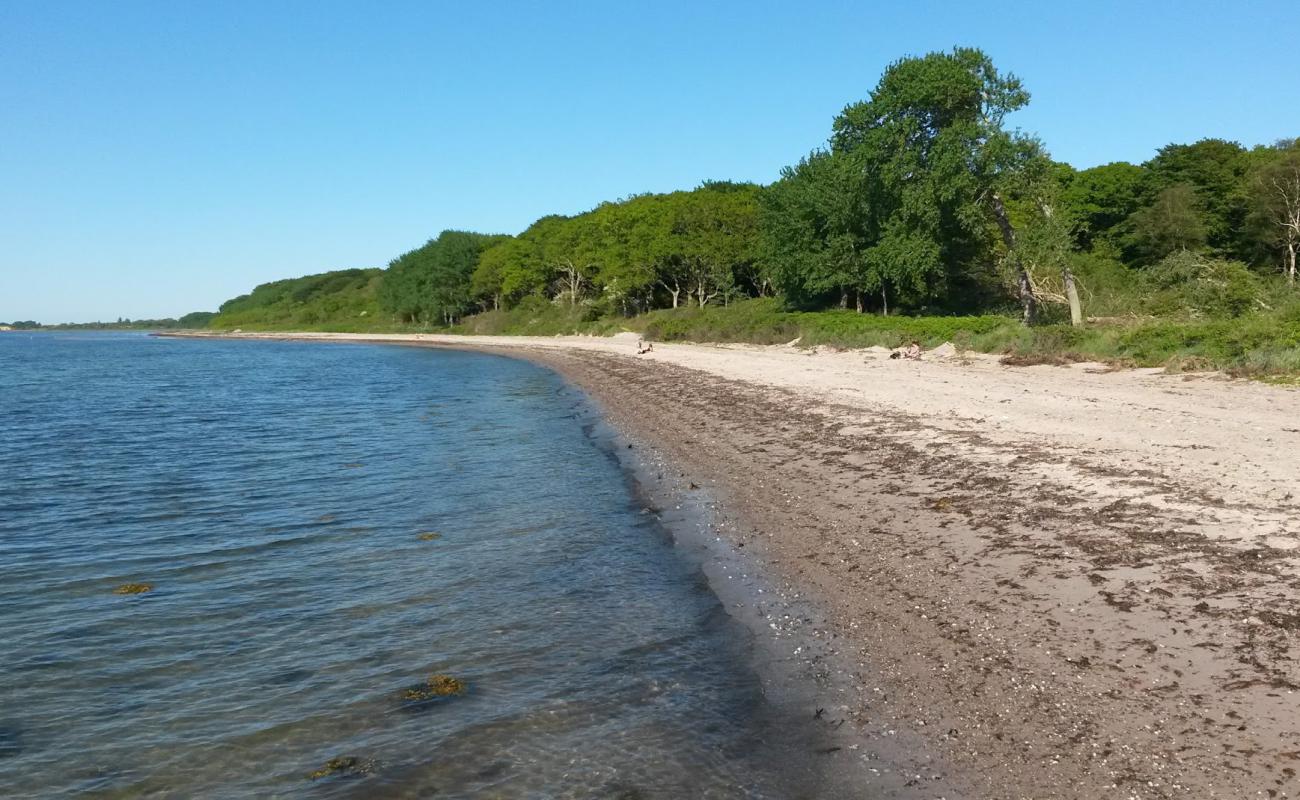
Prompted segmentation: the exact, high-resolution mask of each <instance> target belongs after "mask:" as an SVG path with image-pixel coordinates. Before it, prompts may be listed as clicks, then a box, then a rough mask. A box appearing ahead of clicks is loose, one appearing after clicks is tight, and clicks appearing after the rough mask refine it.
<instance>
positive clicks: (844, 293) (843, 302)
mask: <svg viewBox="0 0 1300 800" xmlns="http://www.w3.org/2000/svg"><path fill="white" fill-rule="evenodd" d="M848 307H849V290H848V288H847V287H844V286H841V287H840V308H848Z"/></svg>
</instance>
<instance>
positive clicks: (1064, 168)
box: [222, 48, 1300, 325]
mask: <svg viewBox="0 0 1300 800" xmlns="http://www.w3.org/2000/svg"><path fill="white" fill-rule="evenodd" d="M1029 99H1030V96H1029V92H1028V91H1027V90H1026V88H1025V87H1024V85H1023V84H1022V82H1021V81H1020V79H1019V78H1017V77H1016V76H1014V75H1011V74H1009V73H1005V72H1002V71H999V70H998V69H997V68H996V67H995V65H994V64H993V62H992V60H991V59H990V58H989V57H988V56H987V55H986V54H985V53H983V52H982V51H980V50H978V49H973V48H955V49H953V50H951V51H947V52H937V53H930V54H928V55H924V56H919V57H908V58H903V59H900V60H898V61H896V62H894V63H893V64H891V65H890V66H889V67H888V68H887V69H886V70H885V72H884V74H883V75H882V77H881V78H880V81H879V83H878V84H877V85H876V87H875V88H874V89H873V90H872V91H871V92H870V94H869V96H868V97H867V98H866V99H865V100H863V101H861V102H856V103H852V104H850V105H848V106H847V107H846V108H845V109H844V110H843V111H842V112H841V113H840V114H839V115H838V116H836V117H835V119H834V120H833V122H832V125H831V130H830V135H829V137H828V140H827V142H826V144H825V145H823V146H821V147H818V148H815V149H813V150H812V151H811V152H809V153H808V154H806V155H805V156H803V157H802V158H801V159H799V161H798V162H797V163H795V164H792V165H791V166H789V167H786V168H785V169H783V170H782V171H781V175H780V177H779V179H778V180H776V181H775V182H774V183H772V184H770V185H766V186H760V185H757V184H752V183H734V182H729V181H718V182H705V183H704V184H702V185H701V186H699V187H697V188H695V189H693V190H690V191H677V192H670V193H667V194H641V195H632V196H629V197H626V198H624V199H621V200H617V201H611V202H606V203H602V204H600V205H599V206H597V207H596V208H594V209H592V210H591V211H588V212H585V213H582V214H577V215H573V216H562V215H550V216H545V217H543V218H541V219H539V220H537V221H536V222H534V223H533V224H532V225H530V226H529V227H528V229H527V230H525V231H523V232H522V233H520V234H518V235H515V236H508V235H498V234H482V233H474V232H469V231H459V230H447V231H443V232H442V233H441V234H439V235H438V237H437V238H435V239H433V240H431V241H429V242H427V243H426V244H424V245H423V246H421V247H419V248H416V249H415V250H412V251H410V252H408V253H404V254H403V255H401V256H399V257H397V258H396V259H394V260H393V261H392V262H391V263H390V264H389V266H388V269H387V270H385V271H384V272H383V273H382V276H381V277H379V278H378V279H377V280H378V282H377V284H376V289H375V293H376V298H377V301H378V305H379V308H380V309H382V313H385V314H388V315H390V316H391V318H392V320H393V321H395V322H397V323H402V324H416V325H451V324H454V323H456V322H457V321H458V320H460V319H461V318H463V317H464V316H465V315H468V314H472V313H478V312H485V311H493V310H502V309H510V308H513V307H515V306H517V305H519V304H520V303H524V302H541V301H542V300H543V299H544V300H545V301H547V302H551V303H556V304H562V305H572V306H577V305H582V306H584V307H586V308H588V309H590V310H591V312H592V313H593V314H597V315H606V314H623V315H633V314H637V313H641V312H644V311H648V310H651V309H656V308H675V307H678V306H681V305H688V304H689V305H693V306H697V307H706V306H709V305H723V304H728V303H730V302H733V301H734V300H737V299H742V298H751V297H764V296H771V295H777V296H780V297H782V298H784V299H785V301H786V302H787V303H788V304H789V305H791V306H792V307H796V308H804V309H820V308H830V307H836V306H839V307H845V308H856V309H857V310H859V311H863V312H874V313H882V314H893V313H899V312H902V313H911V314H949V313H967V312H973V311H984V310H1003V309H1006V310H1010V309H1011V308H1016V309H1018V313H1019V314H1020V315H1021V316H1022V318H1023V320H1024V321H1025V322H1026V323H1033V322H1035V321H1037V320H1039V319H1040V318H1041V317H1042V316H1043V315H1044V313H1045V312H1050V310H1051V308H1052V307H1054V306H1059V307H1060V308H1061V309H1062V311H1061V312H1051V313H1052V314H1056V313H1061V314H1064V313H1065V311H1064V309H1066V308H1068V309H1069V314H1070V317H1071V319H1072V320H1073V321H1075V322H1076V323H1078V322H1081V321H1082V320H1083V318H1084V312H1085V309H1084V308H1083V306H1084V304H1085V303H1086V302H1087V297H1088V296H1089V295H1088V291H1087V289H1088V287H1087V286H1086V281H1085V285H1083V286H1080V285H1079V284H1080V281H1079V277H1078V273H1079V271H1080V269H1082V268H1088V269H1092V270H1094V271H1095V269H1096V265H1097V264H1099V263H1104V264H1110V265H1113V266H1114V267H1116V268H1117V269H1121V270H1123V271H1125V272H1127V273H1135V274H1136V273H1141V274H1144V275H1145V274H1148V273H1149V274H1150V276H1152V278H1151V286H1152V287H1154V288H1153V291H1154V290H1156V289H1160V287H1165V288H1166V289H1169V288H1170V287H1175V288H1177V287H1180V286H1183V285H1184V284H1185V283H1186V284H1188V285H1191V284H1197V285H1205V286H1211V287H1213V286H1217V285H1219V283H1222V282H1223V281H1226V282H1227V283H1228V284H1232V285H1233V286H1237V285H1241V286H1247V285H1253V284H1250V283H1249V282H1250V281H1252V280H1257V279H1258V276H1261V275H1267V274H1269V273H1278V272H1281V273H1283V274H1285V275H1286V276H1287V278H1288V280H1290V281H1291V282H1294V281H1295V275H1296V258H1297V249H1298V248H1300V144H1298V143H1297V141H1296V140H1295V139H1290V140H1285V141H1280V142H1278V143H1276V144H1275V145H1271V146H1259V147H1255V148H1252V149H1247V148H1244V147H1242V146H1241V145H1239V144H1237V143H1234V142H1228V141H1223V140H1220V139H1204V140H1201V141H1198V142H1195V143H1193V144H1171V145H1169V146H1167V147H1164V148H1162V149H1161V150H1160V151H1159V152H1158V153H1157V154H1156V155H1155V157H1154V158H1152V159H1151V160H1149V161H1147V162H1145V163H1143V164H1129V163H1125V162H1118V163H1112V164H1107V165H1104V166H1098V167H1093V168H1090V169H1084V170H1076V169H1074V168H1073V167H1071V166H1069V165H1068V164H1063V163H1059V162H1056V161H1054V160H1053V159H1052V158H1051V157H1050V155H1049V154H1048V152H1047V150H1046V148H1045V147H1044V145H1043V144H1042V143H1041V142H1040V141H1039V140H1038V139H1036V138H1035V137H1033V136H1031V135H1028V134H1026V133H1023V132H1021V131H1019V130H1016V129H1014V128H1011V127H1009V126H1008V124H1007V117H1008V116H1009V115H1010V114H1012V113H1014V112H1015V111H1017V110H1019V109H1021V108H1023V107H1025V106H1026V105H1027V104H1028V102H1029ZM1085 271H1086V270H1085ZM354 273H356V271H352V272H349V273H347V274H348V275H349V276H350V277H348V278H345V279H341V280H345V282H346V281H347V280H351V281H353V282H354V283H355V282H357V281H362V282H364V280H367V279H369V276H368V275H366V276H365V277H364V278H363V276H362V275H360V274H354ZM334 274H336V273H327V275H334ZM339 274H342V273H339ZM324 277H325V276H317V280H316V282H317V283H319V282H320V281H321V280H323V279H324ZM1216 281H1217V282H1219V283H1216ZM1234 282H1235V283H1234ZM284 283H285V282H277V283H276V284H267V285H266V286H264V287H259V288H258V290H257V291H255V292H254V294H253V295H252V296H251V297H253V298H256V297H258V292H262V293H263V294H267V295H268V296H269V294H275V293H276V292H280V293H279V294H277V298H276V301H277V302H281V301H283V300H284V297H285V296H288V295H285V294H284V292H282V291H280V290H287V287H285V286H283V285H282V284H284ZM313 285H315V284H313ZM268 287H270V288H268ZM296 288H297V289H298V290H300V291H306V289H305V287H303V286H298V287H296ZM318 288H319V287H318ZM272 289H274V291H273V290H272ZM1243 291H1244V290H1243ZM1246 294H1247V295H1248V294H1249V292H1246ZM289 295H292V292H291V291H290V292H289ZM1243 296H1244V295H1243ZM246 297H249V296H246ZM243 300H244V298H237V299H236V300H235V301H231V304H234V306H236V307H232V308H231V309H230V310H238V309H237V306H238V305H239V303H240V302H241V301H243ZM1250 302H1251V301H1249V300H1247V301H1245V304H1244V305H1243V306H1242V308H1247V307H1249V306H1250ZM231 304H227V305H228V306H229V305H231ZM227 310H228V309H227V307H226V306H223V307H222V311H223V315H224V314H225V313H226V312H227Z"/></svg>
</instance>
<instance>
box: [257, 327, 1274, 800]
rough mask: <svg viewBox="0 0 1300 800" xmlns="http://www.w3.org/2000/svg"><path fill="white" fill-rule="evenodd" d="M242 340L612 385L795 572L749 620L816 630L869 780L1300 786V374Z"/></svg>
mask: <svg viewBox="0 0 1300 800" xmlns="http://www.w3.org/2000/svg"><path fill="white" fill-rule="evenodd" d="M241 336H244V337H248V338H297V339H312V340H331V339H338V340H345V341H346V340H351V341H374V342H392V343H406V344H421V345H432V346H451V347H473V348H487V349H491V350H498V351H501V352H507V353H509V354H513V355H518V356H522V357H526V358H529V359H532V360H535V361H537V362H540V363H543V364H545V365H547V366H550V367H551V368H553V369H556V370H557V371H559V372H560V373H562V374H563V375H565V376H566V377H567V378H568V379H569V380H571V381H572V382H574V383H575V384H577V385H579V386H581V387H582V388H584V389H585V390H586V391H587V392H588V393H589V394H590V395H591V396H592V397H593V398H594V399H595V400H596V401H597V402H598V403H599V404H600V406H601V407H602V408H603V410H604V411H605V413H606V415H607V417H608V419H609V421H610V423H611V424H612V425H614V426H615V427H616V428H618V429H619V430H620V431H622V433H623V435H625V436H626V437H627V439H628V441H629V443H630V444H634V445H635V447H634V449H636V450H637V451H638V453H639V457H640V458H641V459H642V460H643V463H645V464H649V465H658V468H657V469H654V468H651V469H649V470H648V471H647V476H648V477H646V478H645V480H652V481H664V482H665V485H666V486H669V487H670V488H671V491H674V492H685V493H690V492H696V491H698V492H700V493H701V496H702V497H705V498H707V503H708V504H709V505H710V506H711V507H712V508H713V511H714V514H715V517H714V521H713V524H714V526H715V529H716V530H715V534H716V536H717V537H718V540H719V541H720V542H723V543H725V544H726V545H727V546H728V547H729V548H731V549H732V550H733V551H734V552H743V553H744V560H743V561H742V562H740V563H739V565H737V564H736V563H732V564H731V565H729V566H728V567H727V569H741V570H743V569H749V568H751V567H752V568H754V569H756V570H761V572H762V574H763V580H764V581H766V582H767V583H768V584H769V585H771V586H772V587H775V591H774V594H777V595H779V597H778V598H776V599H774V600H773V605H772V606H771V607H766V608H764V607H758V608H753V609H749V610H748V611H746V610H744V609H737V610H733V613H735V614H741V615H743V614H746V613H748V614H750V615H751V616H755V617H758V618H761V620H763V621H764V622H766V623H767V625H768V628H769V630H770V631H771V632H772V633H771V638H772V641H774V642H778V643H779V642H783V641H784V642H788V643H793V644H791V646H790V648H789V651H788V659H789V662H790V664H791V665H793V666H791V668H790V669H787V670H786V671H785V674H786V675H787V679H788V680H790V681H792V682H794V681H806V682H807V684H808V686H809V687H811V688H810V689H809V692H808V698H807V701H808V703H809V705H810V707H809V709H808V712H809V714H810V715H813V716H814V717H815V718H816V719H817V720H819V721H824V722H825V724H826V726H827V731H828V734H827V735H828V737H830V738H829V739H828V741H830V744H829V745H828V746H827V747H826V748H825V753H824V755H825V757H826V758H828V759H866V760H867V761H868V763H869V769H871V770H875V768H874V767H870V762H871V760H872V759H879V761H880V763H881V764H893V765H894V766H895V767H896V769H894V770H892V771H890V770H889V769H887V768H884V767H881V768H880V770H879V771H880V772H882V773H885V772H888V773H889V775H888V776H885V775H883V774H882V777H881V784H880V786H879V787H872V786H866V787H864V794H863V796H867V797H880V796H906V797H931V798H933V797H949V798H952V797H958V796H970V797H981V798H1051V797H1060V798H1093V797H1097V798H1101V797H1106V798H1112V797H1123V798H1129V797H1131V798H1165V797H1169V798H1172V797H1195V798H1200V797H1223V798H1240V797H1256V796H1258V797H1295V796H1296V794H1297V791H1298V790H1297V786H1300V784H1297V783H1296V782H1295V773H1296V770H1297V769H1300V724H1298V723H1297V719H1300V714H1298V713H1297V712H1300V702H1297V701H1298V699H1300V697H1298V696H1297V694H1296V689H1297V688H1300V668H1298V667H1297V664H1296V662H1295V660H1294V656H1293V645H1294V644H1295V643H1296V636H1297V630H1298V629H1300V602H1298V600H1297V598H1298V597H1300V594H1298V593H1297V589H1300V569H1298V567H1300V551H1298V550H1297V549H1296V548H1297V546H1300V499H1298V498H1297V497H1296V496H1295V494H1294V492H1295V486H1294V484H1295V482H1296V480H1297V478H1300V392H1297V391H1295V390H1289V389H1285V388H1278V387H1271V386H1266V385H1262V384H1257V383H1248V382H1244V381H1232V380H1227V379H1224V378H1222V377H1219V376H1213V375H1192V376H1184V375H1167V374H1162V373H1159V372H1157V371H1152V370H1125V371H1115V370H1110V369H1107V368H1105V367H1103V366H1101V365H1096V364H1091V365H1090V364H1076V365H1072V366H1069V367H1049V366H1040V367H1007V366H1002V365H1000V364H999V363H998V362H997V360H996V359H995V358H991V357H986V356H972V357H963V356H961V355H952V356H948V357H938V356H933V355H929V356H927V357H926V358H924V359H923V360H921V361H920V362H910V361H902V360H890V359H889V358H888V354H887V353H886V352H885V351H877V350H872V351H850V352H830V351H809V350H802V349H798V348H795V347H756V346H742V345H723V346H706V345H669V344H657V345H656V346H655V349H654V352H653V353H650V354H648V355H644V356H637V355H635V341H636V339H635V336H626V335H625V336H619V337H613V338H611V339H601V338H590V337H555V338H516V337H472V338H471V337H452V336H438V335H391V336H385V335H343V334H294V335H292V336H289V335H281V334H241ZM651 472H653V475H652V476H650V473H651ZM724 572H725V570H724V571H718V570H715V573H714V574H713V575H711V576H710V578H711V580H712V581H713V582H715V583H717V582H719V581H725V580H728V579H730V578H731V576H729V575H727V574H724ZM724 600H726V597H725V596H724ZM737 602H740V601H737ZM782 609H798V610H796V613H793V614H791V613H789V612H788V611H783V610H782ZM750 621H751V623H752V622H753V621H754V620H750ZM755 627H757V626H755ZM787 634H789V636H787V637H786V638H785V639H782V637H783V636H786V635H787ZM795 634H797V635H795ZM782 646H784V645H777V646H775V647H774V649H772V651H771V652H773V653H776V652H778V651H780V652H784V651H781V650H780V648H781V647H782ZM774 657H775V656H774Z"/></svg>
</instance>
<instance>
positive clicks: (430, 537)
mask: <svg viewBox="0 0 1300 800" xmlns="http://www.w3.org/2000/svg"><path fill="white" fill-rule="evenodd" d="M415 538H417V539H419V540H420V541H422V542H432V541H434V540H436V539H441V538H442V534H441V533H434V532H433V531H427V532H425V533H422V534H420V535H419V536H417V537H415Z"/></svg>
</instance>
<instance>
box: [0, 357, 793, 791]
mask: <svg viewBox="0 0 1300 800" xmlns="http://www.w3.org/2000/svg"><path fill="white" fill-rule="evenodd" d="M591 422H592V420H591V412H590V410H589V409H588V408H587V406H586V404H585V402H584V400H583V398H582V397H581V396H580V395H579V394H578V393H576V392H575V391H573V390H571V389H570V388H568V387H566V386H565V385H564V384H563V383H562V381H561V380H560V379H559V378H558V377H557V376H555V375H554V374H552V373H550V372H547V371H545V370H542V369H540V368H538V367H535V366H533V365H530V364H527V363H524V362H520V361H516V360H511V359H506V358H500V357H496V356H489V355H482V354H471V353H458V352H448V351H438V350H431V349H422V348H404V347H385V346H367V345H337V344H320V343H290V342H247V341H241V342H231V341H194V340H190V341H178V340H168V339H157V338H150V337H146V336H142V335H132V334H35V335H28V334H0V464H2V466H0V469H3V474H2V477H0V630H3V632H4V636H5V646H4V647H3V648H2V649H0V679H2V689H0V786H3V789H0V793H3V794H4V795H6V796H16V797H59V796H69V795H88V796H97V797H140V796H159V797H163V796H165V797H195V796H203V797H272V796H280V797H344V796H347V797H352V796H356V797H385V796H394V797H401V796H412V797H415V796H422V797H423V796H439V797H449V796H461V797H574V798H578V797H625V798H658V797H664V798H670V797H671V798H677V797H685V796H690V797H765V796H773V797H780V796H789V795H790V794H791V793H790V792H789V791H788V787H783V786H782V781H783V780H785V779H786V777H787V776H785V775H783V772H785V771H784V770H783V769H782V767H781V759H780V758H779V757H777V756H778V755H779V752H780V748H779V746H778V745H776V744H772V743H773V742H776V741H777V740H778V739H779V738H780V735H779V733H780V730H781V727H782V724H783V721H782V720H780V719H777V718H775V717H774V716H773V713H772V711H771V709H770V708H768V707H767V706H766V705H765V702H764V700H763V697H762V693H761V691H760V688H759V683H758V680H757V678H756V677H755V675H754V673H753V670H752V669H751V668H750V666H749V662H748V660H747V659H748V656H749V653H750V650H749V643H748V638H747V634H746V633H745V632H744V631H742V630H741V629H739V627H738V626H737V624H736V623H734V622H733V621H732V620H731V619H730V618H729V617H728V616H727V615H726V613H725V612H724V611H723V609H722V607H721V606H720V605H719V603H718V600H717V598H716V597H715V596H714V595H713V594H712V593H711V592H710V591H709V588H708V586H707V585H706V583H705V582H704V580H703V579H702V578H701V576H700V573H699V571H698V569H696V567H694V566H692V565H691V564H690V563H689V562H688V560H687V559H685V558H684V557H683V556H682V554H681V553H680V552H678V551H677V550H675V549H674V547H673V546H672V543H671V538H670V537H669V536H668V535H667V534H666V533H665V532H664V531H663V530H661V529H660V528H659V527H658V523H657V522H656V521H655V518H654V516H653V515H650V514H646V513H643V509H642V508H641V507H640V504H638V503H637V502H636V499H635V497H634V493H633V490H632V487H631V486H629V483H628V480H627V478H626V476H625V474H624V472H623V471H622V470H621V469H620V467H619V465H618V463H617V461H616V460H615V459H614V458H612V456H611V454H610V453H609V452H608V451H607V449H604V448H602V446H601V445H600V443H599V442H598V441H596V440H595V439H593V438H592V437H591V436H590V435H588V432H587V431H588V430H589V428H590V424H591ZM430 532H436V533H437V534H438V538H435V539H432V540H427V541H426V540H423V539H422V538H421V537H420V534H422V533H430ZM126 582H147V583H150V584H152V585H153V587H154V588H153V591H151V592H149V593H147V594H143V595H138V596H122V595H116V594H114V593H113V589H114V587H116V586H118V585H120V584H123V583H126ZM431 673H447V674H450V675H454V676H456V677H458V678H461V679H463V680H464V681H466V682H467V683H468V685H469V691H468V692H467V693H466V694H465V695H464V696H461V697H452V698H448V699H445V700H441V701H437V702H433V703H427V704H423V705H421V704H412V703H409V702H407V701H405V700H404V699H403V691H404V689H406V688H407V687H410V686H412V685H415V684H419V683H420V682H421V681H422V680H424V679H425V678H426V677H427V676H428V675H430V674H431ZM335 756H354V757H356V758H358V759H360V760H361V761H362V762H367V763H369V765H370V769H369V774H366V775H363V776H352V777H332V778H325V779H320V780H310V779H308V778H307V776H308V774H309V773H311V772H312V771H313V770H315V769H317V768H318V767H320V766H321V765H322V764H323V763H324V762H325V761H327V760H328V759H330V758H332V757H335ZM805 788H806V787H805Z"/></svg>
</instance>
